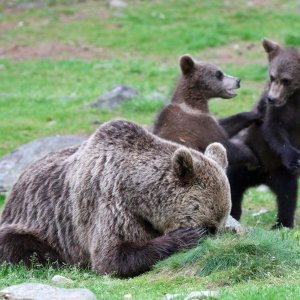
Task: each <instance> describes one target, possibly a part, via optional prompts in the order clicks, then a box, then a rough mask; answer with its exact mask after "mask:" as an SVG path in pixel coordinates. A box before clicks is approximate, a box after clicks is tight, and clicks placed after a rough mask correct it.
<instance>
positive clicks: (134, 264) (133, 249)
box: [0, 121, 231, 276]
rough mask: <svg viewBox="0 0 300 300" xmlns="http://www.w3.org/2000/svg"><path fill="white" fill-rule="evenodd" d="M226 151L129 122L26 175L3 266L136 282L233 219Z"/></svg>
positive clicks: (0, 251) (6, 230)
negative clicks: (59, 268)
mask: <svg viewBox="0 0 300 300" xmlns="http://www.w3.org/2000/svg"><path fill="white" fill-rule="evenodd" d="M226 167H227V157H226V150H225V149H224V147H223V146H222V145H221V144H217V143H215V144H212V145H210V146H209V147H208V148H207V150H206V151H205V154H204V155H203V154H202V153H200V152H198V151H195V150H192V149H188V148H186V147H184V146H181V145H179V144H176V143H172V142H168V141H165V140H162V139H160V138H159V137H157V136H155V135H153V134H151V133H149V132H147V131H146V130H144V129H143V128H141V127H140V126H138V125H136V124H134V123H131V122H126V121H113V122H109V123H105V124H104V125H102V126H101V127H100V128H99V129H98V130H97V131H96V132H95V133H94V134H93V135H92V136H91V137H90V138H89V139H88V140H87V142H85V143H84V144H82V145H81V146H78V147H73V148H68V149H65V150H63V151H60V152H57V153H52V154H49V155H48V156H46V157H44V158H43V159H41V160H40V161H38V162H36V163H34V164H33V165H32V166H31V167H30V168H29V169H27V170H26V171H25V172H24V173H23V174H22V175H21V177H20V178H19V180H18V181H17V183H16V184H15V185H14V187H13V189H12V191H11V193H10V196H9V197H8V199H7V201H6V204H5V207H4V210H3V213H2V217H1V223H0V262H4V261H8V262H12V263H16V262H19V261H21V260H23V261H24V262H25V263H29V262H30V258H31V256H32V255H33V254H34V253H35V254H36V259H37V260H38V261H40V262H45V261H46V260H47V259H50V260H52V261H53V260H54V261H58V262H64V263H67V264H80V265H83V266H87V265H91V266H92V268H93V270H95V271H96V272H98V273H101V274H104V273H109V274H116V275H118V276H134V275H137V274H140V273H142V272H145V271H147V270H149V268H150V267H151V266H152V265H153V264H154V263H156V262H157V261H159V260H161V259H164V258H166V257H168V256H170V255H171V254H173V253H175V252H177V251H179V250H182V249H186V248H189V247H191V246H194V245H196V244H197V243H198V241H199V239H200V238H201V237H203V236H204V235H206V234H207V232H208V230H207V229H211V230H216V229H218V228H220V227H222V226H223V225H224V223H225V221H226V219H227V217H228V215H229V212H230V209H231V201H230V187H229V183H228V179H227V177H226V174H225V168H226Z"/></svg>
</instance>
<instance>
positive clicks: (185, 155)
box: [172, 147, 195, 184]
mask: <svg viewBox="0 0 300 300" xmlns="http://www.w3.org/2000/svg"><path fill="white" fill-rule="evenodd" d="M172 168H173V172H174V175H175V177H177V178H178V179H179V180H180V181H181V182H182V183H183V184H187V183H189V182H190V181H191V180H192V178H193V177H194V174H195V172H194V163H193V157H192V154H191V152H190V151H189V150H187V149H186V148H183V147H181V148H179V149H177V150H176V151H175V152H174V154H173V157H172Z"/></svg>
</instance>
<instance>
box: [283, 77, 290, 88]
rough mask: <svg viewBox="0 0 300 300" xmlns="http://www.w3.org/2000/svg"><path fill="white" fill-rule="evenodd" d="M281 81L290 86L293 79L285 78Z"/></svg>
mask: <svg viewBox="0 0 300 300" xmlns="http://www.w3.org/2000/svg"><path fill="white" fill-rule="evenodd" d="M281 82H282V84H283V85H285V86H288V85H289V84H290V83H291V82H292V80H291V79H287V78H284V79H282V80H281Z"/></svg>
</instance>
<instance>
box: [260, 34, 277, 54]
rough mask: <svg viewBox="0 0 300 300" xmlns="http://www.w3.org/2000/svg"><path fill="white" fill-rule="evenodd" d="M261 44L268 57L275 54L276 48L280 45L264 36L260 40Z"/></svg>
mask: <svg viewBox="0 0 300 300" xmlns="http://www.w3.org/2000/svg"><path fill="white" fill-rule="evenodd" d="M262 45H263V47H264V49H265V51H266V52H267V54H268V57H269V59H271V58H273V57H274V56H276V54H277V52H278V50H279V49H280V46H279V45H278V44H277V43H275V42H273V41H271V40H268V39H266V38H264V39H263V40H262Z"/></svg>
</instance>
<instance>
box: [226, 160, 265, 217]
mask: <svg viewBox="0 0 300 300" xmlns="http://www.w3.org/2000/svg"><path fill="white" fill-rule="evenodd" d="M227 176H228V179H229V183H230V190H231V202H232V207H231V213H230V215H231V216H232V217H233V218H235V219H236V220H240V218H241V215H242V201H243V195H244V193H245V191H246V190H247V189H248V188H249V187H252V186H255V185H258V184H263V183H265V178H264V176H263V174H261V172H260V171H258V170H254V171H250V170H248V168H247V167H245V166H230V167H229V168H228V171H227Z"/></svg>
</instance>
